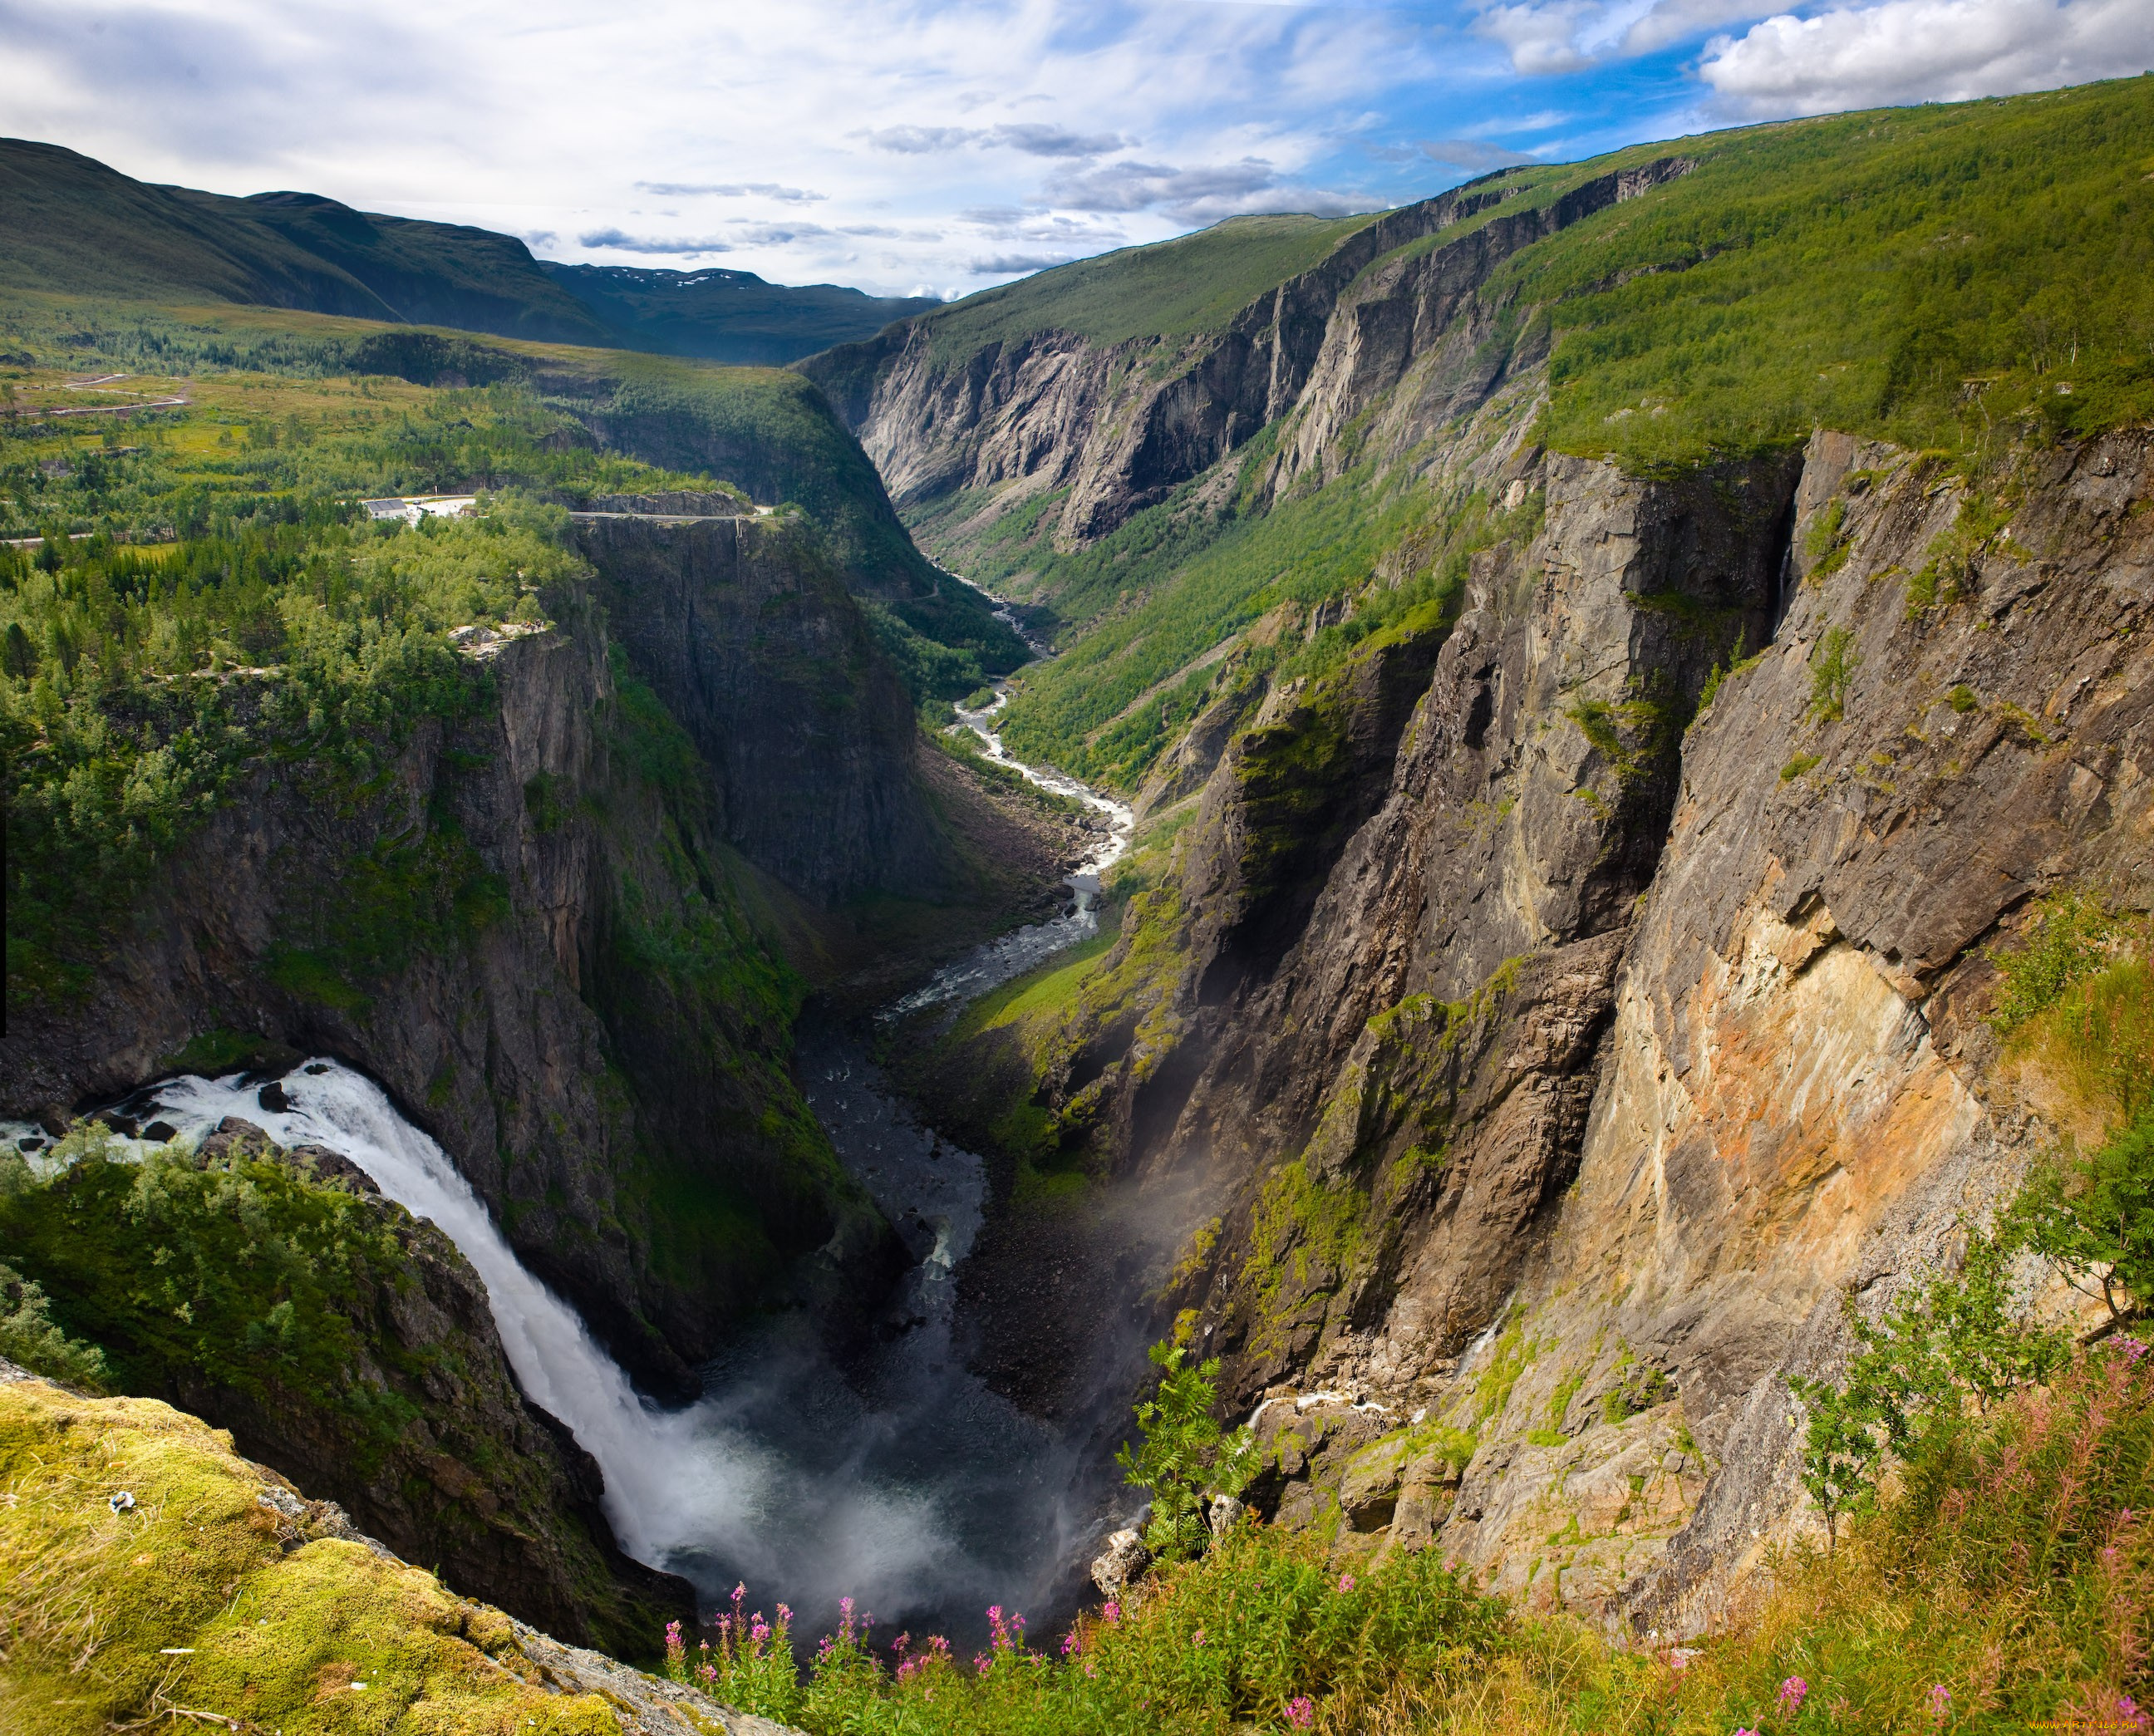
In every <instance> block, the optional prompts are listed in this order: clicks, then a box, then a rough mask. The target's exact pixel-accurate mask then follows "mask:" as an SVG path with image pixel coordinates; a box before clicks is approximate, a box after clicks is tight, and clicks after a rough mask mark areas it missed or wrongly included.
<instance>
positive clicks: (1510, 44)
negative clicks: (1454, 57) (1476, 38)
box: [1473, 0, 1604, 74]
mask: <svg viewBox="0 0 2154 1736" xmlns="http://www.w3.org/2000/svg"><path fill="white" fill-rule="evenodd" d="M1603 11H1604V8H1601V7H1599V6H1596V5H1595V4H1593V3H1592V0H1545V3H1544V4H1541V5H1533V4H1530V3H1525V4H1519V5H1514V6H1492V7H1490V8H1488V10H1487V11H1486V12H1484V13H1482V14H1481V16H1480V17H1479V18H1478V19H1476V20H1475V21H1474V25H1473V28H1475V29H1476V30H1477V31H1478V32H1479V33H1481V34H1482V35H1483V36H1485V37H1487V38H1488V39H1489V40H1490V41H1492V42H1498V43H1502V44H1503V46H1504V48H1506V49H1508V50H1509V51H1510V55H1511V64H1512V65H1513V67H1514V68H1516V69H1518V70H1519V71H1520V72H1522V73H1526V74H1547V73H1567V72H1579V71H1582V70H1583V69H1585V68H1586V67H1589V66H1590V65H1592V64H1593V57H1592V56H1591V55H1590V54H1585V53H1584V52H1582V51H1581V50H1580V48H1579V46H1578V38H1579V36H1580V33H1581V32H1582V31H1584V30H1585V29H1586V28H1588V27H1590V25H1592V24H1594V23H1598V22H1599V20H1600V16H1601V14H1602V13H1603Z"/></svg>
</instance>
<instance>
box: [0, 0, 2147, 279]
mask: <svg viewBox="0 0 2154 1736" xmlns="http://www.w3.org/2000/svg"><path fill="white" fill-rule="evenodd" d="M2150 67H2154V0H1803V3H1799V4H1797V5H1795V6H1794V7H1793V8H1783V7H1778V6H1774V5H1772V4H1758V3H1756V0H1398V3H1389V0H1346V3H1340V4H1333V5H1328V6H1304V5H1285V4H1248V3H1217V0H911V3H908V0H719V3H712V0H703V3H688V0H616V3H614V4H611V5H593V4H590V0H580V3H564V0H431V3H427V4H423V5H421V4H409V3H374V4H362V3H338V0H308V3H304V4H294V3H289V0H287V3H281V4H273V3H268V0H0V133H4V134H6V135H12V136H16V137H21V138H29V139H38V140H47V141H48V142H51V143H54V144H59V145H65V146H69V147H70V148H72V149H74V150H76V151H83V152H84V153H86V154H87V155H89V156H94V157H97V158H99V159H100V160H101V161H105V162H107V163H110V164H111V165H112V166H114V167H115V168H117V169H120V170H121V171H124V172H125V173H127V174H129V175H132V176H136V177H138V178H140V179H142V180H147V181H171V182H178V183H181V184H183V185H186V186H197V187H207V188H209V189H211V190H212V191H217V192H227V193H251V192H261V191H273V190H278V189H287V188H289V189H299V190H304V191H309V192H318V193H326V194H328V195H329V196H330V197H334V198H337V199H341V200H343V201H345V202H346V203H348V204H350V205H355V206H357V207H360V208H361V209H363V210H368V211H378V212H394V213H396V214H399V215H402V216H406V217H428V218H432V219H436V220H437V221H442V222H463V223H477V224H480V225H482V226H484V227H487V228H492V229H498V230H503V231H506V232H508V233H511V234H513V235H518V236H520V237H523V239H524V241H526V242H527V243H528V244H529V245H530V247H531V248H532V250H533V252H534V253H537V254H538V255H539V257H540V258H551V259H564V260H574V261H590V262H594V263H601V264H615V265H640V266H657V267H666V268H675V269H682V270H694V269H701V268H710V267H723V268H732V269H737V270H745V271H753V272H755V273H758V274H760V275H762V276H763V277H765V278H769V279H771V280H772V281H773V282H777V283H846V284H852V285H855V286H857V287H860V288H865V289H868V290H870V291H871V292H873V293H875V294H932V295H940V296H944V297H952V296H957V295H961V294H967V293H969V292H970V291H972V290H974V289H978V288H985V287H987V286H988V285H989V284H992V283H1002V282H1006V281H1008V280H1009V279H1010V278H1013V277H1015V276H1018V275H1021V274H1023V273H1027V272H1030V271H1035V270H1039V269H1040V268H1044V267H1045V266H1048V265H1052V264H1056V263H1061V262H1063V261H1064V260H1068V259H1072V258H1082V257H1085V256H1086V255H1090V254H1093V253H1101V252H1104V251H1106V250H1108V249H1110V248H1118V247H1124V246H1127V245H1130V244H1131V243H1141V242H1146V241H1156V240H1161V239H1164V238H1165V237H1168V236H1171V235H1176V234H1180V233H1182V232H1186V231H1187V230H1189V229H1192V228H1194V227H1201V226H1202V225H1205V224H1207V223H1212V222H1217V221H1219V220H1220V219H1221V218H1222V217H1231V216H1234V215H1237V214H1239V213H1243V212H1257V211H1313V212H1325V213H1333V212H1348V211H1365V210H1371V209H1376V208H1381V207H1387V206H1392V205H1397V204H1402V203H1405V202H1408V201H1411V200H1413V199H1416V198H1425V197H1428V196H1429V195H1431V194H1432V193H1436V192H1439V191H1442V189H1443V188H1445V187H1447V186H1452V185H1455V184H1456V183H1457V182H1458V181H1462V180H1463V179H1466V178H1467V177H1468V176H1473V175H1476V174H1480V173H1483V172H1485V171H1488V170H1490V169H1493V168H1498V167H1500V166H1503V165H1505V164H1509V163H1515V162H1520V161H1569V160H1571V159H1574V158H1577V157H1581V156H1590V155H1592V154H1594V153H1595V152H1597V151H1605V150H1610V149H1612V148H1614V147H1616V146H1620V145H1625V144H1630V143H1633V142H1636V141H1637V140H1646V139H1663V138H1672V137H1677V136H1679V135H1683V134H1686V133H1692V132H1699V131H1704V130H1711V129H1713V128H1718V127H1724V126H1730V125H1739V124H1741V123H1743V122H1744V121H1749V120H1772V119H1779V118H1784V117H1787V116H1790V115H1810V114H1820V113H1825V112H1828V111H1831V110H1843V109H1851V108H1866V107H1871V106H1876V105H1884V104H1897V103H1915V102H1929V101H1952V100H1960V99H1964V98H1968V97H1974V96H1985V95H1998V94H2008V93H2011V92H2015V91H2023V90H2035V89H2049V88H2052V87H2054V86H2056V85H2060V84H2075V83H2079V82H2082V81H2084V80H2086V79H2099V78H2111V77H2117V76H2121V75H2125V74H2136V73H2139V72H2142V71H2145V70H2146V69H2148V68H2150Z"/></svg>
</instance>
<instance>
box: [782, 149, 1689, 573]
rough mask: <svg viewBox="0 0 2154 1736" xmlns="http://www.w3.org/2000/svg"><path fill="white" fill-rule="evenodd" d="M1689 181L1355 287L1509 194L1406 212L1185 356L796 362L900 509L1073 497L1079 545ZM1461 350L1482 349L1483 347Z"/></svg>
mask: <svg viewBox="0 0 2154 1736" xmlns="http://www.w3.org/2000/svg"><path fill="white" fill-rule="evenodd" d="M1687 166H1688V164H1687V162H1686V161H1684V160H1682V159H1681V158H1667V159H1664V160H1661V161H1656V162H1653V163H1651V164H1648V165H1645V166H1641V167H1639V168H1637V169H1636V170H1631V171H1624V172H1623V173H1621V174H1611V175H1608V176H1602V177H1600V179H1599V180H1596V181H1593V182H1591V183H1590V184H1588V185H1587V186H1584V187H1581V188H1579V189H1577V190H1575V191H1572V192H1570V193H1568V194H1566V195H1565V196H1564V197H1563V198H1561V199H1559V200H1557V201H1555V202H1551V203H1549V204H1546V205H1543V206H1540V207H1537V208H1535V209H1533V210H1530V211H1523V210H1522V211H1520V212H1518V213H1517V214H1516V215H1514V216H1506V217H1497V218H1494V219H1490V220H1488V221H1486V222H1483V223H1482V224H1480V225H1479V226H1478V227H1473V228H1472V230H1471V232H1470V233H1467V234H1466V235H1465V236H1463V237H1462V238H1461V239H1459V240H1457V241H1456V242H1454V243H1448V244H1441V243H1440V244H1438V245H1437V246H1436V247H1435V248H1432V250H1429V251H1427V252H1424V253H1421V254H1420V255H1419V256H1418V258H1416V259H1415V260H1413V261H1412V262H1411V263H1410V264H1409V265H1406V266H1400V267H1394V268H1390V269H1389V270H1388V271H1387V272H1386V273H1384V274H1383V275H1382V278H1381V283H1380V284H1379V285H1377V286H1368V285H1363V284H1361V283H1358V282H1357V279H1358V278H1359V276H1360V273H1362V272H1363V271H1364V269H1365V268H1366V267H1367V266H1368V265H1369V264H1370V263H1371V262H1372V261H1375V260H1376V259H1379V258H1381V257H1383V256H1384V255H1386V254H1387V253H1391V252H1392V251H1393V250H1395V249H1397V248H1401V247H1404V246H1406V244H1407V243H1411V242H1415V241H1417V240H1420V239H1422V238H1423V237H1436V236H1440V235H1442V232H1444V231H1445V230H1446V229H1447V228H1450V227H1454V226H1458V225H1462V224H1466V223H1467V222H1468V221H1469V220H1470V219H1472V218H1474V217H1478V216H1480V215H1482V214H1483V213H1484V212H1487V211H1488V210H1489V209H1491V208H1493V207H1498V206H1499V205H1500V204H1501V203H1502V202H1503V199H1504V197H1505V193H1504V191H1503V190H1500V189H1488V190H1478V191H1477V190H1476V189H1475V187H1474V186H1472V185H1471V184H1469V185H1468V186H1465V187H1461V188H1457V189H1456V190H1454V191H1451V192H1448V193H1444V194H1442V195H1440V196H1438V197H1436V198H1433V199H1427V200H1423V201H1422V202H1419V203H1418V204H1414V205H1409V206H1406V207H1402V208H1401V209H1400V210H1398V211H1395V212H1388V213H1386V215H1385V216H1384V217H1381V218H1378V219H1377V220H1376V222H1372V223H1370V224H1368V225H1367V226H1366V227H1363V228H1360V229H1359V230H1356V231H1355V232H1354V233H1353V234H1351V235H1350V236H1348V237H1345V239H1344V240H1342V241H1341V242H1340V243H1338V245H1337V246H1336V247H1335V248H1334V249H1333V251H1332V252H1331V253H1330V254H1329V255H1327V256H1326V257H1325V258H1324V259H1323V260H1322V261H1321V262H1319V263H1318V264H1316V265H1315V266H1314V267H1313V268H1310V269H1309V270H1307V271H1304V272H1302V273H1298V274H1296V275H1294V276H1293V277H1290V278H1288V279H1287V280H1286V281H1284V282H1283V283H1279V284H1278V285H1277V286H1276V287H1275V288H1271V289H1268V290H1267V291H1265V292H1264V293H1263V294H1262V295H1261V296H1259V297H1258V299H1256V300H1254V301H1253V302H1251V303H1250V304H1248V306H1246V307H1244V308H1243V309H1241V310H1240V311H1238V313H1236V314H1233V316H1232V317H1231V318H1230V319H1228V320H1226V321H1225V322H1224V324H1223V325H1222V328H1221V329H1218V330H1217V331H1215V332H1211V333H1207V334H1202V335H1200V336H1198V337H1197V338H1194V339H1192V340H1187V341H1186V342H1184V341H1181V340H1176V341H1172V342H1169V341H1166V340H1156V339H1142V338H1140V339H1133V340H1130V341H1128V342H1125V343H1120V344H1098V343H1094V342H1092V341H1090V340H1087V339H1085V338H1083V337H1081V336H1079V335H1077V334H1073V333H1070V332H1067V331H1060V330H1054V329H1043V330H1039V331H1035V332H1030V333H1027V334H1022V335H1018V336H1014V337H1010V338H1007V339H998V340H995V341H994V342H993V343H991V344H989V345H987V346H986V347H985V348H983V349H981V350H977V351H974V352H972V353H968V354H961V355H952V354H949V353H948V352H947V345H945V344H943V343H942V341H940V340H939V339H938V335H937V331H936V329H935V324H934V321H933V318H932V315H931V316H926V317H923V318H921V319H911V320H907V321H904V322H902V323H901V324H896V325H892V326H891V327H890V328H889V329H887V330H886V331H884V332H882V333H881V334H879V335H878V336H876V337H875V338H874V339H872V340H870V341H868V342H867V343H865V344H847V345H839V346H838V347H837V348H835V349H832V350H825V351H824V353H823V354H822V355H817V356H811V357H810V358H809V359H808V360H805V361H804V362H801V363H799V364H797V366H798V368H799V370H800V371H801V372H803V373H804V374H806V375H808V376H809V378H810V379H812V380H815V381H816V382H817V384H819V385H821V386H822V387H823V389H824V393H825V394H826V396H828V397H829V400H830V402H831V404H832V406H833V407H834V408H835V409H836V410H837V411H838V413H839V415H840V416H841V417H842V418H843V419H844V420H845V422H846V424H847V426H850V428H851V429H852V430H853V431H854V432H855V434H856V435H858V436H859V437H860V442H861V444H862V445H863V446H864V447H865V448H866V450H867V452H868V456H869V457H871V458H872V459H874V460H875V466H876V468H877V469H879V470H880V472H882V476H883V481H884V483H885V486H886V488H888V489H889V491H890V493H891V498H893V499H894V500H896V502H897V503H899V505H900V506H901V507H902V506H906V505H909V504H917V503H920V502H922V501H925V500H928V499H932V498H936V497H938V496H941V495H944V494H947V493H952V492H953V491H955V490H958V489H964V488H988V489H994V490H998V491H1001V492H1002V493H1003V498H1002V500H1001V502H1000V503H999V505H998V508H993V509H991V510H990V516H992V515H993V512H994V511H999V510H1003V509H1007V508H1010V507H1013V506H1015V505H1018V504H1021V503H1024V502H1027V501H1030V500H1033V499H1034V498H1037V497H1038V496H1039V495H1040V494H1043V493H1049V492H1050V491H1053V490H1054V489H1058V488H1066V489H1067V490H1068V491H1069V496H1068V499H1067V501H1066V503H1064V505H1063V506H1062V507H1061V508H1060V511H1059V518H1058V521H1057V523H1058V529H1057V532H1056V537H1057V540H1058V542H1059V543H1060V544H1063V545H1064V546H1069V545H1074V544H1079V543H1082V542H1085V541H1089V540H1090V539H1094V538H1096V537H1099V536H1102V535H1104V534H1106V533H1107V532H1108V531H1110V530H1112V529H1113V528H1115V526H1116V525H1118V524H1120V523H1123V522H1124V521H1125V519H1127V518H1129V517H1130V516H1131V514H1132V513H1136V512H1139V511H1141V510H1142V509H1143V508H1146V507H1147V506H1150V505H1151V504H1153V503H1155V502H1157V501H1160V500H1162V499H1164V498H1166V496H1167V495H1168V494H1169V493H1171V492H1172V491H1173V490H1174V489H1175V488H1177V486H1179V485H1180V484H1182V483H1185V482H1187V481H1188V480H1189V479H1190V478H1192V477H1195V476H1197V475H1198V474H1200V473H1201V472H1203V471H1205V470H1206V469H1207V468H1209V467H1211V466H1212V465H1213V464H1215V463H1216V462H1218V461H1219V460H1220V459H1221V458H1222V457H1225V456H1227V455H1228V453H1230V452H1233V451H1234V450H1235V449H1236V448H1238V447H1240V446H1241V445H1242V444H1243V442H1246V441H1248V439H1249V438H1250V437H1253V435H1255V434H1256V433H1257V432H1258V431H1259V430H1260V429H1262V428H1263V427H1265V426H1267V425H1268V424H1269V423H1270V422H1272V421H1274V420H1276V419H1277V418H1278V417H1279V416H1284V415H1285V414H1286V413H1287V412H1289V411H1291V410H1293V409H1294V408H1295V406H1297V405H1299V404H1301V403H1304V401H1306V399H1307V396H1308V395H1309V393H1311V392H1314V393H1316V394H1317V395H1318V396H1320V397H1322V398H1323V399H1324V400H1325V401H1326V402H1327V403H1330V405H1332V406H1334V411H1335V420H1336V421H1344V420H1345V419H1348V418H1350V416H1352V415H1353V414H1355V411H1353V410H1351V409H1350V408H1347V407H1346V406H1348V405H1349V404H1350V402H1351V401H1353V400H1354V398H1355V396H1357V395H1366V394H1367V393H1369V392H1370V391H1375V390H1379V389H1381V387H1382V386H1388V385H1391V384H1392V383H1393V382H1394V380H1396V373H1397V370H1398V368H1399V367H1400V366H1402V365H1403V363H1404V361H1405V360H1406V358H1407V357H1408V356H1409V355H1411V354H1412V353H1413V345H1414V343H1415V341H1416V320H1417V319H1418V321H1419V322H1420V324H1422V325H1423V326H1426V325H1427V323H1428V322H1429V321H1432V320H1433V321H1434V322H1435V324H1436V326H1437V329H1442V327H1443V326H1445V325H1447V324H1448V323H1449V320H1450V319H1451V315H1452V313H1454V312H1455V311H1456V305H1457V300H1458V299H1459V298H1460V296H1462V294H1470V292H1471V290H1472V289H1473V288H1474V287H1475V286H1477V285H1478V283H1479V281H1480V280H1481V278H1483V277H1484V276H1485V275H1486V274H1487V273H1488V270H1489V269H1490V268H1492V267H1493V265H1494V264H1495V263H1498V262H1499V261H1500V260H1502V259H1503V258H1506V257H1508V254H1510V253H1513V252H1515V251H1517V249H1518V248H1521V247H1524V246H1525V245H1527V244H1528V243H1530V242H1532V241H1534V240H1537V239H1539V237H1542V236H1544V235H1546V234H1549V233H1553V232H1554V231H1555V230H1556V229H1559V228H1562V227H1566V226H1568V225H1569V224H1570V223H1572V222H1576V221H1578V220H1579V219H1580V217H1587V216H1590V215H1591V214H1592V213H1593V212H1596V211H1600V210H1603V209H1605V208H1606V207H1608V206H1610V205H1612V204H1614V203H1616V202H1617V201H1618V200H1621V199H1624V198H1628V197H1633V196H1635V195H1636V193H1638V192H1640V191H1644V190H1645V189H1646V187H1649V186H1653V185H1656V184H1657V182H1658V181H1661V180H1663V179H1665V178H1667V176H1670V175H1672V174H1677V173H1681V172H1682V171H1683V170H1684V169H1686V168H1687ZM1340 319H1346V320H1348V321H1349V322H1350V337H1349V339H1348V340H1347V341H1346V342H1345V344H1343V345H1342V344H1341V343H1340V334H1339V333H1338V332H1337V331H1336V330H1335V329H1334V328H1335V325H1336V324H1337V323H1338V322H1339V321H1340ZM1459 341H1462V342H1464V343H1466V344H1467V347H1468V348H1469V349H1470V348H1471V347H1472V346H1473V342H1474V341H1475V340H1474V339H1473V338H1472V337H1468V338H1463V339H1461V340H1459ZM1387 370H1388V371H1390V372H1391V376H1392V377H1391V378H1390V379H1385V378H1383V377H1382V376H1383V375H1384V374H1385V373H1386V371H1387ZM1485 383H1486V381H1485V380H1484V385H1485ZM1329 433H1330V425H1326V426H1325V427H1323V428H1321V429H1319V430H1313V431H1312V438H1313V439H1314V441H1315V442H1317V443H1318V444H1319V445H1320V444H1321V443H1322V442H1323V441H1324V440H1325V439H1326V438H1327V437H1328V436H1329ZM1287 473H1288V474H1289V475H1291V474H1292V473H1293V470H1292V467H1289V471H1288V472H1287Z"/></svg>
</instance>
